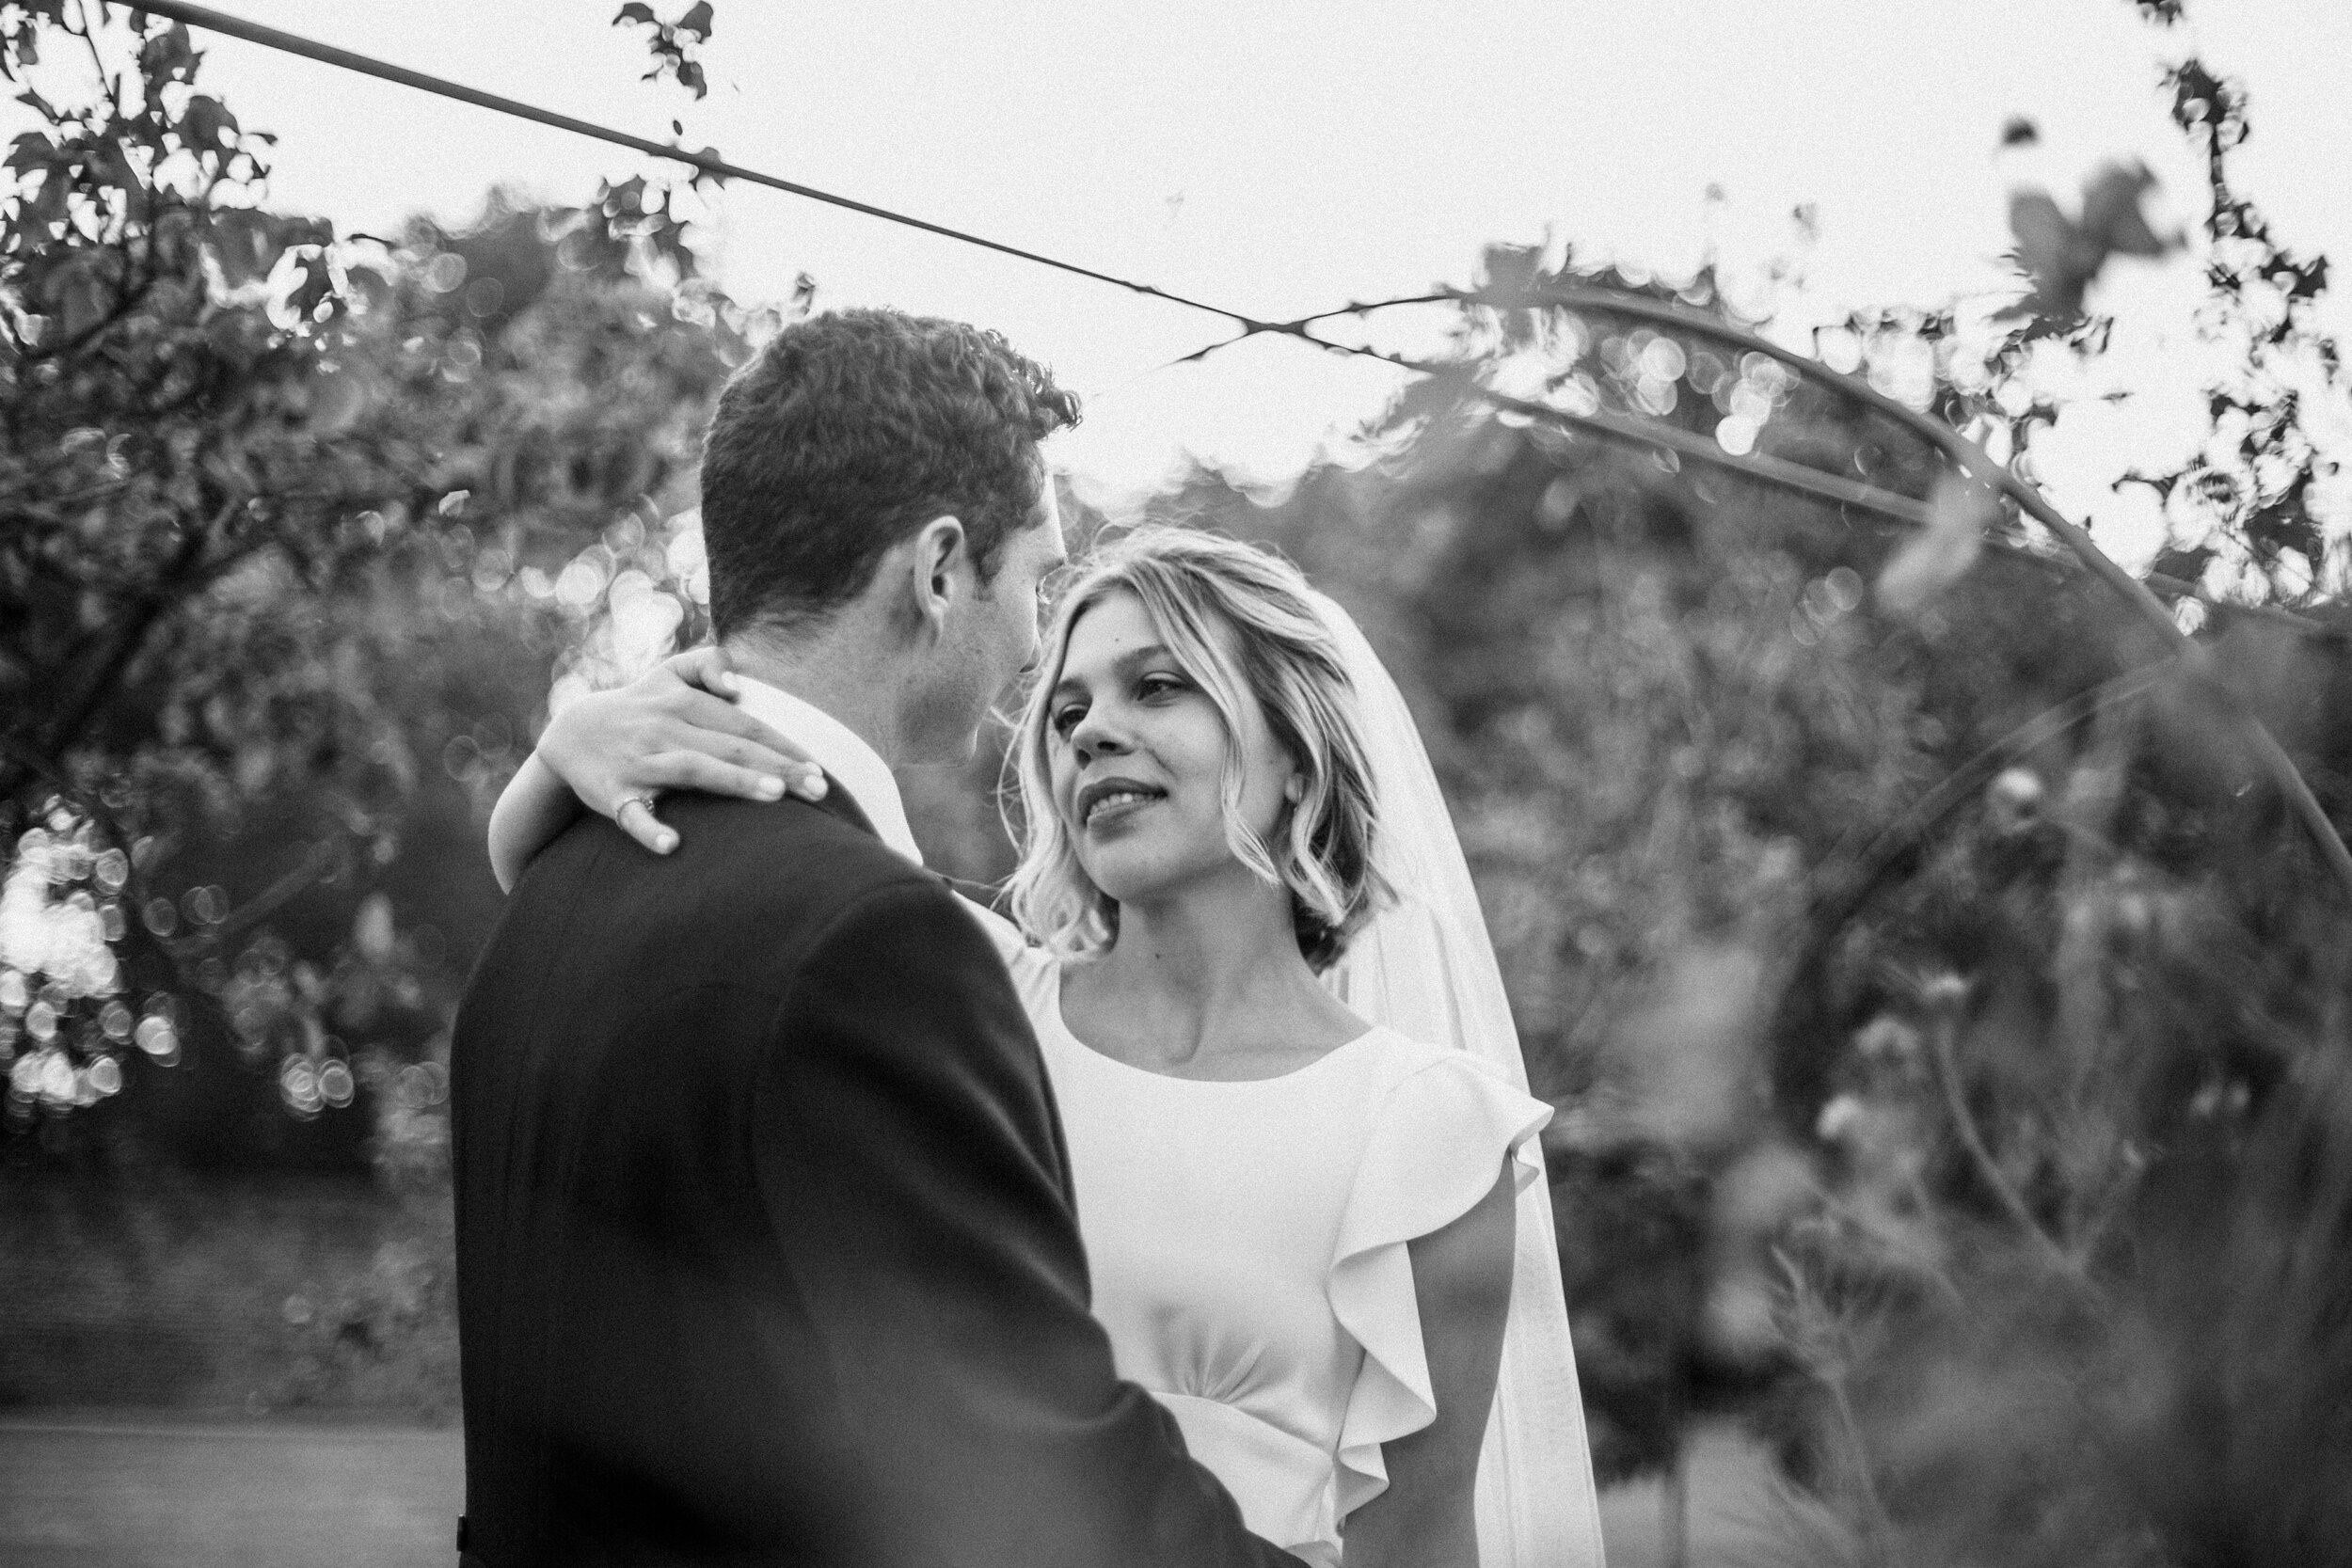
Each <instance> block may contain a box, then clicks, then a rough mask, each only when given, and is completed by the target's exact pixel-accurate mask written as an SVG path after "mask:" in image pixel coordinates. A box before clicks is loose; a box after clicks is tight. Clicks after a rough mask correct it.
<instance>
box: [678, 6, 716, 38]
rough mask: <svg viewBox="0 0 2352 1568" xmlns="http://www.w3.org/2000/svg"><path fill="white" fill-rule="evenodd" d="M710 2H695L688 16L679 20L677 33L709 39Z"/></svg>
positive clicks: (689, 9) (688, 10) (687, 13)
mask: <svg viewBox="0 0 2352 1568" xmlns="http://www.w3.org/2000/svg"><path fill="white" fill-rule="evenodd" d="M710 23H711V10H710V0H694V4H693V5H692V6H691V7H689V8H687V12H686V14H685V15H684V16H681V17H679V18H678V19H677V31H679V32H681V33H691V34H693V35H694V36H695V37H696V38H697V39H707V38H708V37H709V36H710Z"/></svg>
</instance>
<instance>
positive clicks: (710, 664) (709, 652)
mask: <svg viewBox="0 0 2352 1568" xmlns="http://www.w3.org/2000/svg"><path fill="white" fill-rule="evenodd" d="M660 668H661V669H663V670H667V671H668V672H669V673H671V674H673V675H675V676H676V677H677V678H678V679H680V680H682V681H684V682H685V683H686V684H687V685H689V686H692V687H699V688H701V689H703V690H705V691H715V692H717V693H718V694H719V695H720V696H722V697H733V696H736V695H737V694H739V692H740V691H741V690H742V688H741V687H740V686H739V685H738V684H737V682H736V678H735V671H734V668H733V667H732V666H731V665H729V664H728V662H727V655H726V650H725V649H723V648H720V647H717V646H715V645H706V646H704V647H700V648H689V649H687V650H686V651H685V652H684V653H682V654H672V655H671V656H670V657H667V658H665V659H663V660H662V661H661V663H660Z"/></svg>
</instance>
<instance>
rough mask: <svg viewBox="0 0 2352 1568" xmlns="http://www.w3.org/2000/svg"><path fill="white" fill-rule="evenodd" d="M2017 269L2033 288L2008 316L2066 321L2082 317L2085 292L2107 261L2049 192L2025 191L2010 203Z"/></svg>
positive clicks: (2016, 195) (2010, 224)
mask: <svg viewBox="0 0 2352 1568" xmlns="http://www.w3.org/2000/svg"><path fill="white" fill-rule="evenodd" d="M2009 228H2010V233H2011V234H2012V235H2014V236H2015V237H2016V240H2017V248H2016V251H2015V255H2016V258H2017V264H2018V266H2019V267H2021V268H2023V269H2024V271H2025V274H2026V277H2027V278H2028V279H2030V280H2031V281H2032V284H2033V288H2032V290H2031V292H2030V293H2027V294H2026V297H2025V298H2024V299H2021V300H2019V301H2018V302H2017V303H2016V304H2015V305H2013V306H2011V307H2010V309H2007V310H2005V311H2003V312H2002V314H2003V315H2026V316H2054V317H2067V316H2074V315H2079V314H2080V313H2081V312H2082V305H2083V290H2084V289H2085V288H2086V287H2087V286H2088V285H2089V284H2090V279H2091V277H2092V275H2094V274H2095V273H2097V272H2098V270H2099V263H2100V261H2104V260H2105V259H2106V258H2105V257H2104V256H2103V255H2102V254H2100V253H2099V252H2098V251H2097V250H2096V248H2095V247H2094V246H2090V245H2086V244H2085V243H2084V240H2083V236H2082V234H2081V232H2080V230H2077V229H2076V228H2075V227H2074V221H2073V220H2072V219H2070V218H2069V217H2067V215H2066V214H2064V213H2062V212H2060V211H2059V210H2058V203H2057V202H2056V201H2054V200H2052V199H2051V198H2050V193H2049V192H2047V191H2042V190H2021V191H2018V192H2016V193H2015V194H2013V195H2012V196H2010V198H2009Z"/></svg>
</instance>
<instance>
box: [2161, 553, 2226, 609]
mask: <svg viewBox="0 0 2352 1568" xmlns="http://www.w3.org/2000/svg"><path fill="white" fill-rule="evenodd" d="M2219 553H2220V552H2219V551H2217V550H2216V549H2214V548H2213V546H2210V545H2199V546H2195V547H2194V548H2186V549H2185V548H2183V547H2182V546H2178V545H2167V546H2165V547H2164V548H2162V549H2160V550H2158V551H2157V552H2156V559H2155V560H2153V561H2152V562H2149V563H2148V578H2149V582H2148V586H2149V587H2151V588H2153V589H2154V590H2155V593H2156V596H2157V597H2158V598H2163V599H2174V598H2179V597H2180V596H2181V595H2182V594H2184V593H2185V589H2183V588H2179V587H2175V586H2173V584H2175V583H2185V584H2186V585H2187V588H2189V589H2193V588H2195V587H2196V586H2197V585H2198V583H2199V582H2201V581H2202V580H2203V578H2204V576H2205V568H2206V567H2207V566H2209V565H2211V564H2213V559H2214V557H2215V556H2216V555H2217V554H2219ZM2158 578H2168V579H2169V581H2161V582H2160V581H2158V580H2156V579H2158Z"/></svg>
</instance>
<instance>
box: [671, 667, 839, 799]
mask: <svg viewBox="0 0 2352 1568" xmlns="http://www.w3.org/2000/svg"><path fill="white" fill-rule="evenodd" d="M669 712H670V715H671V717H672V718H673V719H674V720H675V721H676V722H677V723H678V724H680V725H682V726H684V727H685V733H679V734H677V736H676V742H675V743H676V744H679V745H682V746H685V747H687V748H690V749H692V750H695V751H707V752H711V753H712V754H713V755H715V756H718V757H721V758H723V760H725V761H728V762H733V763H735V764H737V765H739V766H740V767H745V768H764V769H766V770H767V771H769V772H771V773H773V774H774V775H775V776H776V777H778V778H780V779H783V780H784V781H785V782H786V783H787V784H789V785H790V786H791V789H792V793H793V794H795V795H798V796H800V797H802V798H803V800H818V799H819V798H820V797H822V796H823V794H824V793H825V774H824V770H823V769H822V768H818V766H817V762H816V759H815V758H813V757H811V756H810V755H809V754H808V752H807V751H806V750H804V749H803V747H802V746H801V744H800V743H799V742H798V741H796V740H794V739H792V738H791V737H790V736H787V735H783V734H780V733H779V732H777V731H776V730H774V729H772V728H771V727H770V726H769V725H767V724H764V723H762V722H761V721H759V720H757V719H755V718H754V717H753V716H752V715H750V714H748V713H746V712H744V711H743V710H742V709H741V708H739V707H738V706H736V705H734V704H733V703H730V702H725V701H723V700H722V699H720V698H717V697H712V696H709V695H707V694H706V693H704V692H701V691H688V692H684V693H682V694H680V695H679V696H678V697H677V698H676V699H675V701H674V702H672V703H671V704H670V705H669ZM694 732H700V733H694ZM674 733H675V732H674Z"/></svg>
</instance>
